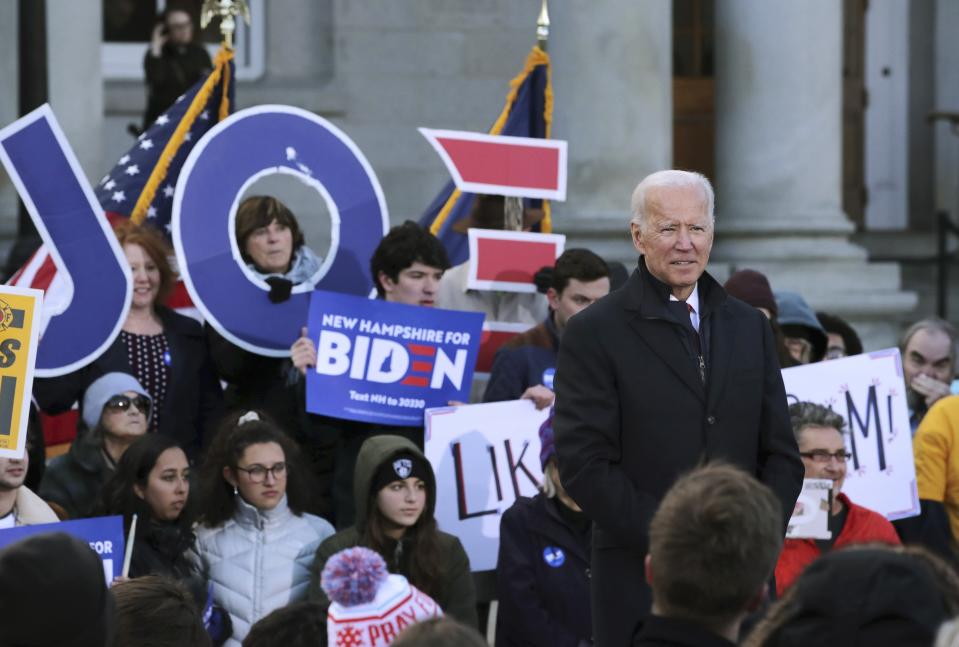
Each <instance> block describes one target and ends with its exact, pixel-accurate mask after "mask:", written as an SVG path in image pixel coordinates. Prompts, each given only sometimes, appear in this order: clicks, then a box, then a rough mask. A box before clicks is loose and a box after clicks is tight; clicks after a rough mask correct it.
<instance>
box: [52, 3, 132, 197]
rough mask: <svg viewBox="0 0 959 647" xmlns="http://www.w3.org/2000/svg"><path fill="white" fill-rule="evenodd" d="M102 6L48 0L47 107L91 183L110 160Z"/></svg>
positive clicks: (98, 176)
mask: <svg viewBox="0 0 959 647" xmlns="http://www.w3.org/2000/svg"><path fill="white" fill-rule="evenodd" d="M102 5H103V3H102V2H100V1H99V0H71V1H70V2H49V1H48V2H47V65H48V82H49V96H50V105H51V106H52V107H53V111H54V113H55V114H56V115H57V121H59V122H60V125H61V126H62V127H63V132H64V133H65V134H66V136H67V139H68V140H69V142H70V146H72V147H73V151H74V152H75V153H76V154H77V159H79V161H80V166H82V167H83V171H84V172H85V173H86V175H87V178H88V179H89V180H90V181H91V183H95V182H97V181H99V179H100V178H101V177H102V176H103V174H104V172H106V171H108V170H109V168H110V166H111V165H112V164H113V162H114V161H115V160H108V161H104V160H103V63H102V60H101V53H100V50H101V44H102V42H103V37H102V34H103V6H102ZM131 142H132V140H131Z"/></svg>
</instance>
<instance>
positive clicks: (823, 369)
mask: <svg viewBox="0 0 959 647" xmlns="http://www.w3.org/2000/svg"><path fill="white" fill-rule="evenodd" d="M782 375H783V382H784V383H785V385H786V397H787V399H788V401H789V404H793V403H795V402H802V401H808V402H815V403H816V404H820V405H823V406H826V407H829V408H830V409H832V410H833V411H835V412H836V413H838V414H840V415H841V416H842V417H843V418H844V419H845V420H846V427H845V430H844V431H845V432H846V433H845V434H844V437H845V441H846V449H847V450H848V451H849V452H850V453H851V454H852V458H850V459H849V461H848V462H847V463H846V480H845V483H844V484H843V492H844V493H845V494H847V495H848V496H849V498H850V499H851V500H852V501H853V502H854V503H857V504H859V505H861V506H864V507H866V508H870V509H872V510H875V511H876V512H878V513H880V514H882V515H884V516H885V517H886V518H888V519H890V520H896V519H902V518H905V517H913V516H915V515H917V514H919V493H918V490H917V487H916V466H915V462H914V460H913V455H912V435H911V433H910V427H909V408H908V406H907V404H906V385H905V382H904V381H903V377H902V360H901V358H900V356H899V349H898V348H890V349H887V350H881V351H876V352H874V353H868V354H864V355H855V356H853V357H846V358H844V359H839V360H834V361H829V362H819V363H817V364H807V365H805V366H797V367H794V368H787V369H784V370H783V372H782Z"/></svg>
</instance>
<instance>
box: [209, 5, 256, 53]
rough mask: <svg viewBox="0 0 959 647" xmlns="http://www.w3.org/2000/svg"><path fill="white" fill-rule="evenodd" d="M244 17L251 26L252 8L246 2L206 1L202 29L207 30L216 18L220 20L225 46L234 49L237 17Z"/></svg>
mask: <svg viewBox="0 0 959 647" xmlns="http://www.w3.org/2000/svg"><path fill="white" fill-rule="evenodd" d="M238 15H242V16H243V19H244V20H245V21H246V24H247V25H249V24H250V8H249V7H248V6H247V4H246V0H204V2H203V8H202V9H200V27H201V28H202V29H206V26H207V25H209V24H210V21H211V20H213V19H214V18H219V19H220V33H221V34H222V35H223V46H224V47H227V48H229V49H233V33H234V32H235V31H236V16H238Z"/></svg>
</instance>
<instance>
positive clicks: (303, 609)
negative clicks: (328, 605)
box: [243, 602, 326, 647]
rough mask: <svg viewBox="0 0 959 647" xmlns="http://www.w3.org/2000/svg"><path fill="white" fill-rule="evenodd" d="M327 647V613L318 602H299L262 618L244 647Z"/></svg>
mask: <svg viewBox="0 0 959 647" xmlns="http://www.w3.org/2000/svg"><path fill="white" fill-rule="evenodd" d="M325 644H326V613H325V612H324V610H323V607H321V606H320V605H319V604H317V603H316V602H296V603H294V604H291V605H289V606H285V607H281V608H279V609H277V610H276V611H273V612H272V613H270V614H269V615H268V616H265V617H263V618H261V619H260V620H259V621H258V622H257V623H256V624H255V625H253V627H252V628H251V629H250V633H248V634H247V635H246V638H244V639H243V647H319V646H322V645H325Z"/></svg>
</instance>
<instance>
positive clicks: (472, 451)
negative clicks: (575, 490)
mask: <svg viewBox="0 0 959 647" xmlns="http://www.w3.org/2000/svg"><path fill="white" fill-rule="evenodd" d="M548 417H549V409H542V410H539V411H538V410H537V409H536V407H535V406H534V405H533V403H532V402H531V401H530V400H513V401H509V402H493V403H489V404H471V405H465V406H461V407H447V408H440V409H429V410H428V411H427V412H426V442H425V449H426V458H427V460H429V462H430V464H431V465H432V466H433V471H434V472H435V473H436V493H437V494H436V512H435V516H436V521H437V523H438V524H439V526H440V527H441V528H442V529H443V530H444V531H446V532H449V533H452V534H454V535H456V536H457V537H459V539H460V541H462V542H463V547H464V548H465V549H466V553H467V555H469V558H470V567H471V568H472V569H473V570H474V571H488V570H491V569H494V568H496V555H497V552H498V550H499V523H500V517H501V516H502V515H503V512H505V511H506V509H507V508H509V507H510V506H511V505H513V502H514V501H515V500H516V499H517V498H518V497H521V496H528V497H531V496H535V495H536V493H537V491H538V487H539V485H540V483H542V481H543V470H542V468H541V466H540V462H539V451H540V440H539V428H540V426H541V425H542V424H543V423H544V422H545V421H546V419H547V418H548Z"/></svg>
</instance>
